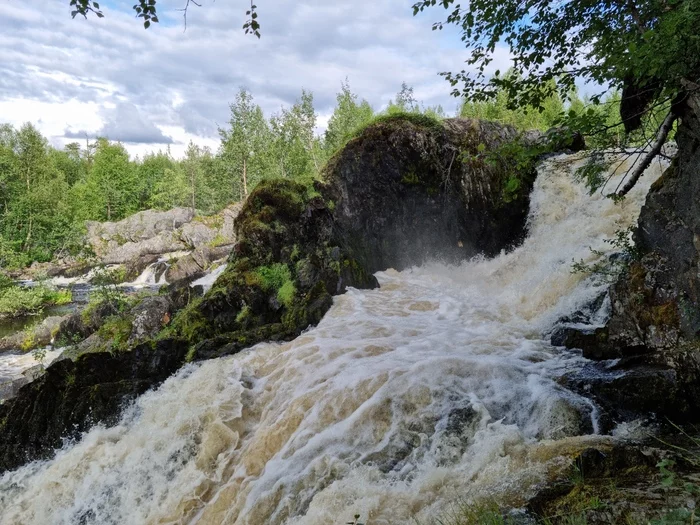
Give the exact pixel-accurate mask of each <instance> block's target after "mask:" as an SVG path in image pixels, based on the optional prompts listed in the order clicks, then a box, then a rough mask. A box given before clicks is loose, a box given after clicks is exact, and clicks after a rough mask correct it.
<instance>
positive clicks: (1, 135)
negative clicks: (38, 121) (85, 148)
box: [0, 124, 69, 260]
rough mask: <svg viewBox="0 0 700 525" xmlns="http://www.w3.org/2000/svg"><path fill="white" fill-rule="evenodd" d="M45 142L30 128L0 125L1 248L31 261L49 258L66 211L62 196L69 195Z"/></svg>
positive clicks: (61, 228) (32, 127) (29, 126)
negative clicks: (8, 248)
mask: <svg viewBox="0 0 700 525" xmlns="http://www.w3.org/2000/svg"><path fill="white" fill-rule="evenodd" d="M55 161H56V158H55V156H54V155H52V149H51V148H50V147H49V145H48V142H47V141H46V139H45V138H44V137H43V136H42V135H41V133H39V131H38V130H37V129H36V128H35V127H34V126H32V125H31V124H25V125H24V126H22V127H21V128H20V129H19V130H15V129H14V128H12V127H11V126H2V127H0V184H1V185H2V186H3V190H4V191H3V198H4V202H3V208H4V213H3V214H2V216H1V217H0V235H1V236H2V237H3V244H4V246H5V247H6V248H7V247H10V248H11V249H12V250H14V251H15V252H17V253H22V254H26V255H27V256H28V257H29V258H31V259H38V260H47V259H50V258H51V255H52V253H53V250H54V249H56V248H57V247H58V245H59V244H60V240H59V238H60V235H61V232H63V231H65V230H66V229H67V223H68V217H69V213H68V211H67V210H66V208H65V203H64V202H63V201H62V199H61V197H62V196H63V195H64V194H65V193H66V192H67V191H68V186H67V184H66V182H65V179H64V175H63V173H61V172H60V171H59V169H58V168H57V166H56V162H55Z"/></svg>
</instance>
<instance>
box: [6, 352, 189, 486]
mask: <svg viewBox="0 0 700 525" xmlns="http://www.w3.org/2000/svg"><path fill="white" fill-rule="evenodd" d="M186 352H187V348H186V347H183V346H181V345H179V344H178V343H175V342H173V341H161V342H159V343H158V344H157V345H155V347H152V346H151V345H150V344H145V345H141V346H137V347H136V348H134V349H133V350H131V351H129V352H124V353H115V354H114V355H111V354H109V353H106V352H102V353H98V354H87V355H84V356H82V357H81V358H80V359H78V360H77V361H71V360H70V359H64V360H61V361H59V362H57V363H55V364H53V365H52V366H50V367H49V368H48V369H47V371H46V373H45V374H44V375H43V376H41V377H40V378H39V379H37V380H36V381H35V382H33V383H31V384H29V385H26V386H24V387H22V389H21V390H20V395H19V396H17V397H16V398H15V399H14V400H12V402H9V403H5V404H2V405H0V472H2V471H3V470H9V469H14V468H16V467H18V466H20V465H21V464H23V463H24V462H25V461H27V460H32V459H40V458H46V457H49V456H50V455H51V454H52V453H53V451H54V449H56V448H58V447H60V446H61V445H62V443H63V438H74V437H78V436H79V435H80V433H81V432H83V431H85V430H87V429H88V428H90V427H91V426H92V425H93V424H95V423H100V422H103V423H105V424H110V423H112V424H113V423H114V422H116V419H117V417H118V415H119V413H120V409H121V408H122V406H123V405H124V404H125V403H127V402H128V401H129V400H132V399H134V398H135V397H136V396H138V395H140V394H142V393H143V392H145V391H146V390H148V389H149V388H151V387H152V386H153V385H154V384H157V383H159V382H161V381H163V380H165V379H166V378H167V377H168V376H169V375H171V374H172V373H173V372H175V371H176V370H177V369H178V368H179V367H180V365H181V363H182V361H183V359H184V356H185V353H186Z"/></svg>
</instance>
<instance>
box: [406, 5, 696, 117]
mask: <svg viewBox="0 0 700 525" xmlns="http://www.w3.org/2000/svg"><path fill="white" fill-rule="evenodd" d="M436 5H440V6H442V7H444V8H445V9H447V10H448V11H449V14H448V16H447V18H446V20H445V21H443V22H437V23H436V24H434V26H433V29H437V30H440V29H442V28H443V26H444V25H445V24H453V25H456V26H458V27H459V28H460V30H461V35H462V36H461V38H462V41H463V42H464V44H465V45H466V47H467V49H468V50H469V53H470V54H469V58H468V59H467V61H466V63H467V66H469V67H468V68H467V69H464V70H462V71H460V72H458V73H442V74H443V75H444V76H445V77H446V78H447V79H448V80H449V81H450V83H451V84H452V86H453V87H454V91H453V93H454V94H455V95H463V96H465V97H467V98H469V99H471V100H475V101H483V100H487V99H489V98H491V97H494V96H495V95H496V94H497V93H498V92H499V91H501V90H505V91H506V92H507V94H508V97H509V99H510V100H512V102H513V104H514V105H517V106H521V107H523V106H534V107H537V108H540V107H542V102H543V101H544V100H546V99H547V98H548V97H550V96H551V95H552V93H553V91H554V90H558V91H559V93H562V94H565V93H570V92H571V91H572V89H573V88H574V87H575V84H574V83H575V81H576V79H582V80H583V81H586V82H595V83H598V84H603V85H608V86H609V87H611V88H613V89H616V88H619V89H622V88H624V87H625V86H627V87H629V85H630V84H634V85H636V86H638V87H639V86H641V87H642V89H643V88H644V87H646V88H647V89H650V90H655V91H657V92H658V93H659V94H665V95H666V96H667V98H672V97H673V96H674V95H675V94H677V93H678V92H679V91H681V90H682V88H681V83H682V80H683V79H688V78H690V77H692V76H693V75H697V74H698V70H699V69H700V68H699V65H700V34H699V33H698V31H697V28H698V27H700V1H699V0H602V1H600V0H501V1H498V2H494V1H493V0H470V1H469V2H468V4H467V3H465V4H464V5H462V4H459V3H456V2H455V0H421V1H420V2H417V3H416V4H414V6H413V11H414V14H417V13H419V12H421V11H423V10H425V9H426V8H429V7H433V6H436ZM502 46H505V47H507V49H508V51H509V52H510V54H511V56H512V57H513V63H512V67H513V71H514V74H513V75H507V76H505V75H500V74H499V73H500V72H499V71H494V68H493V61H494V59H495V57H496V55H497V53H498V52H499V51H498V49H499V48H500V47H502ZM458 85H460V86H459V87H458ZM593 101H594V102H596V99H595V98H594V100H593Z"/></svg>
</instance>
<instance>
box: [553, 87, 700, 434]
mask: <svg viewBox="0 0 700 525" xmlns="http://www.w3.org/2000/svg"><path fill="white" fill-rule="evenodd" d="M680 112H681V120H680V125H679V127H678V132H677V134H676V141H677V144H678V153H677V155H676V157H675V159H674V161H673V163H672V165H671V167H670V168H669V169H668V170H667V171H666V172H665V173H664V175H663V176H662V177H661V178H660V179H659V180H658V181H657V182H656V183H655V184H654V185H653V186H652V189H651V191H650V192H649V195H648V197H647V201H646V203H645V205H644V207H643V209H642V212H641V214H640V217H639V225H638V228H637V231H636V234H635V241H636V244H637V247H638V250H639V256H638V257H637V258H636V259H635V260H633V261H631V263H630V265H629V267H628V269H627V270H626V271H625V272H624V273H623V274H622V275H621V276H620V278H619V279H618V281H617V282H616V283H615V284H614V285H613V286H612V288H611V290H610V299H611V313H610V319H609V321H608V323H607V325H606V326H605V327H604V328H601V329H599V330H596V331H595V332H594V333H583V334H582V333H578V334H572V337H571V338H570V339H569V341H566V342H568V345H569V346H572V347H578V348H582V349H583V355H584V357H588V358H590V359H593V360H595V361H600V363H593V364H591V365H590V366H589V367H588V368H587V369H586V370H585V371H584V373H583V374H582V375H581V376H578V377H575V378H572V384H573V385H574V386H575V387H576V388H579V389H582V390H585V391H587V392H588V393H590V394H592V395H593V396H594V397H596V398H597V400H598V401H599V402H600V404H601V405H602V406H603V407H604V408H605V409H606V410H607V411H608V413H609V414H610V416H611V418H612V420H613V421H624V420H630V419H634V418H637V417H640V416H650V415H651V416H656V417H659V418H660V419H661V420H662V421H664V420H665V419H666V418H668V419H670V420H672V421H673V422H675V423H683V422H687V421H693V422H697V421H698V419H699V418H700V412H698V410H697V407H698V406H699V403H700V339H699V337H700V308H699V307H698V304H700V302H699V301H700V177H699V175H700V95H699V94H698V92H697V91H696V92H695V93H692V92H691V94H690V95H689V96H688V97H687V98H686V100H685V101H684V103H683V105H682V107H681V108H680ZM612 360H617V361H612Z"/></svg>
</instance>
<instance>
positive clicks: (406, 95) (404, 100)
mask: <svg viewBox="0 0 700 525" xmlns="http://www.w3.org/2000/svg"><path fill="white" fill-rule="evenodd" d="M387 111H388V112H389V113H393V112H401V113H417V112H419V111H420V107H419V106H418V101H417V100H416V97H415V96H414V95H413V87H412V86H409V85H408V84H407V83H406V82H402V83H401V90H400V91H399V92H398V93H397V94H396V102H393V101H389V108H388V109H387Z"/></svg>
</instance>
